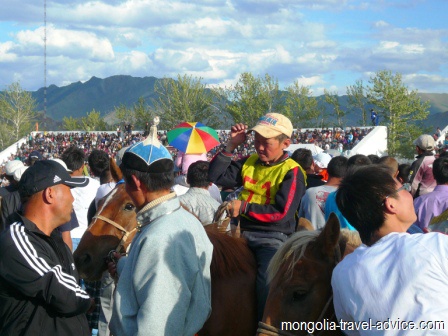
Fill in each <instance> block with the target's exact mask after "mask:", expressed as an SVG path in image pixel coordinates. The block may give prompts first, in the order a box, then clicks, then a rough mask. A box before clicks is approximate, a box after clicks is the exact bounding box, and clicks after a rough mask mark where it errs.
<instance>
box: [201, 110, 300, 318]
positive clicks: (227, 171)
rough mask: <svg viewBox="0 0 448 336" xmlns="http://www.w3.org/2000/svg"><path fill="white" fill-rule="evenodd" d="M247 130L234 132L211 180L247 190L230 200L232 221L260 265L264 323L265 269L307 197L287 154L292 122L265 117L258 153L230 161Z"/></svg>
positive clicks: (212, 164) (215, 160)
mask: <svg viewBox="0 0 448 336" xmlns="http://www.w3.org/2000/svg"><path fill="white" fill-rule="evenodd" d="M247 129H248V127H247V125H245V124H242V123H239V124H236V125H233V126H232V128H231V133H230V138H229V140H228V142H227V146H226V149H225V150H223V151H221V152H220V153H218V154H217V155H216V156H215V157H214V158H213V160H212V161H211V162H210V168H209V176H210V179H211V180H212V181H213V182H214V183H216V184H217V185H225V186H228V187H240V186H243V187H244V188H243V190H242V192H241V193H240V195H239V197H238V199H237V200H234V201H232V202H231V215H232V217H238V216H239V218H240V228H241V232H242V236H243V237H245V238H246V239H247V241H248V244H249V247H250V248H251V250H252V251H253V252H254V255H255V258H256V259H257V264H258V274H257V298H258V318H259V320H261V318H262V315H263V309H264V305H265V302H266V298H267V295H268V293H269V286H268V284H267V275H266V269H267V266H268V264H269V261H270V260H271V258H272V257H273V255H274V254H275V252H276V251H277V250H278V249H279V248H280V246H281V245H282V244H283V243H284V242H285V241H286V239H287V238H288V236H289V235H290V234H291V233H293V232H294V231H295V227H296V222H297V221H296V218H295V213H296V210H297V209H298V207H299V204H300V200H301V198H302V196H303V194H304V193H305V179H304V171H303V170H302V169H301V168H300V166H299V165H298V164H297V163H296V162H295V161H294V160H292V159H290V158H289V154H288V153H287V152H286V151H285V149H286V148H287V147H289V145H290V143H291V139H290V138H291V135H292V132H293V128H292V123H291V121H290V120H289V119H288V118H287V117H285V116H284V115H281V114H279V113H268V114H266V115H264V116H262V117H261V118H260V119H259V120H258V122H257V124H256V126H254V127H253V128H252V129H250V130H249V131H254V132H255V149H256V151H257V153H256V154H253V155H251V156H249V157H247V158H244V159H242V160H238V161H232V156H233V154H232V153H233V151H234V150H235V149H236V148H237V147H238V146H239V145H240V144H242V143H244V142H245V140H246V132H247V131H248V130H247Z"/></svg>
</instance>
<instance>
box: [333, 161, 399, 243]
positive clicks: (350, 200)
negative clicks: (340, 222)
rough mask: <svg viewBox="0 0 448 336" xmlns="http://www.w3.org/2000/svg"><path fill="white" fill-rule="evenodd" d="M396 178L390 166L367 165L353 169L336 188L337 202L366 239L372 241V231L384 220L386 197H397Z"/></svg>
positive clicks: (381, 224) (345, 215)
mask: <svg viewBox="0 0 448 336" xmlns="http://www.w3.org/2000/svg"><path fill="white" fill-rule="evenodd" d="M395 191H396V180H395V179H394V178H393V177H392V176H391V175H390V172H389V170H388V169H387V167H384V166H381V165H368V166H363V167H358V169H356V170H354V171H350V172H349V173H348V174H347V176H345V178H344V179H343V180H342V182H341V184H340V185H339V188H338V191H337V192H336V204H337V206H338V208H339V209H340V210H341V212H342V214H343V215H344V217H345V218H347V220H348V221H349V223H350V224H351V225H353V227H354V228H355V229H356V230H358V232H359V235H360V237H361V240H362V242H363V243H365V244H367V245H370V242H371V240H372V238H373V234H374V233H375V232H376V231H377V230H378V229H380V228H381V226H383V224H384V221H385V218H386V216H385V213H384V200H385V199H386V197H387V196H389V197H394V198H396V197H397V196H396V192H395Z"/></svg>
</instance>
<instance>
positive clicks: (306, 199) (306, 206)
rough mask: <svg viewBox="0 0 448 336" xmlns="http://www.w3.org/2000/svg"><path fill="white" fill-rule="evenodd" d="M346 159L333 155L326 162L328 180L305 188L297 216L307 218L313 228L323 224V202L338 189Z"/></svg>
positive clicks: (343, 174)
mask: <svg viewBox="0 0 448 336" xmlns="http://www.w3.org/2000/svg"><path fill="white" fill-rule="evenodd" d="M347 161H348V159H347V158H346V157H344V156H335V157H334V158H332V159H331V160H330V162H329V164H328V168H327V170H328V181H327V183H325V184H324V185H322V186H317V187H313V188H309V189H307V191H306V192H305V195H303V197H302V201H301V202H300V207H299V218H300V217H304V218H306V219H308V220H309V221H310V222H311V224H312V225H313V227H314V229H315V230H318V229H322V228H323V227H324V226H325V202H326V201H327V197H328V195H329V194H330V193H332V192H333V191H336V190H337V189H338V186H339V183H340V182H341V180H342V178H343V177H344V176H345V173H346V172H347Z"/></svg>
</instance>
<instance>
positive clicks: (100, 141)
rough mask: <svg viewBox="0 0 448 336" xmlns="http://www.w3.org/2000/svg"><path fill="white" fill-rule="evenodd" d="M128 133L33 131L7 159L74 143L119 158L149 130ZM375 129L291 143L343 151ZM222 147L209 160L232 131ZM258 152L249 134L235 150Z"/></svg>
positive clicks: (58, 150)
mask: <svg viewBox="0 0 448 336" xmlns="http://www.w3.org/2000/svg"><path fill="white" fill-rule="evenodd" d="M123 128H125V132H122V131H121V128H120V127H118V128H117V131H116V132H38V133H35V134H34V135H33V134H29V135H28V136H27V142H26V143H23V144H22V145H21V146H19V147H18V148H17V150H16V152H14V153H10V155H9V157H8V159H7V160H4V162H2V163H1V164H2V166H4V164H5V163H6V161H9V160H14V159H19V160H21V161H22V162H25V160H26V159H27V158H28V156H29V154H30V153H31V152H33V151H37V152H39V153H40V154H41V155H42V156H43V157H45V158H51V157H59V156H60V155H61V154H62V152H64V150H65V149H67V148H68V147H70V146H77V147H79V148H81V149H82V150H83V151H84V153H85V154H86V155H89V154H90V152H91V151H92V150H93V149H99V150H103V151H105V152H106V153H107V154H109V155H110V156H111V157H115V155H116V154H117V153H118V151H119V150H120V149H121V148H124V147H128V146H130V145H132V144H135V143H137V142H139V141H142V140H143V139H144V138H145V137H146V136H147V135H148V133H149V129H147V128H148V127H147V126H145V130H144V131H143V132H138V131H132V130H131V131H129V130H128V126H126V127H123ZM372 129H373V128H359V127H352V128H346V129H345V130H343V129H340V128H331V129H330V128H327V129H325V128H324V129H320V128H319V129H303V130H302V129H300V128H298V129H294V131H293V134H292V136H291V144H301V143H303V144H315V145H316V146H318V147H320V148H322V149H324V150H329V149H334V150H338V151H340V152H341V153H342V152H345V151H346V150H350V149H352V148H353V147H354V146H356V145H357V144H358V143H359V142H360V141H361V140H362V139H363V137H365V136H366V135H367V134H368V133H369V132H370V131H371V130H372ZM166 133H167V132H166V131H159V132H158V137H159V140H160V141H161V143H162V144H163V145H164V146H168V141H167V136H166ZM218 136H219V140H220V142H221V146H219V147H216V148H214V149H212V150H211V151H210V152H209V153H208V157H209V159H210V158H211V157H212V156H213V155H214V154H216V153H217V152H218V151H219V150H220V149H221V148H222V147H223V146H224V144H225V143H226V142H227V140H228V138H229V136H230V131H229V130H221V131H219V132H218ZM168 149H169V151H170V153H171V154H172V155H173V157H176V155H177V150H174V149H170V147H169V146H168ZM254 152H255V146H254V137H253V136H248V138H247V140H246V142H245V143H244V144H241V145H239V146H238V147H237V148H236V150H235V153H234V154H235V156H234V158H235V159H241V158H243V157H246V156H247V155H249V154H252V153H254Z"/></svg>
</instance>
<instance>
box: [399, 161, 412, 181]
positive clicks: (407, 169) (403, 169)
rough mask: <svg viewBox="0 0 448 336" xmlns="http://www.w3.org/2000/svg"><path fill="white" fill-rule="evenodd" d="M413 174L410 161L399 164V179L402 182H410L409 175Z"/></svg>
mask: <svg viewBox="0 0 448 336" xmlns="http://www.w3.org/2000/svg"><path fill="white" fill-rule="evenodd" d="M410 174H411V165H410V164H408V163H402V164H400V165H398V175H397V179H398V180H399V181H400V182H401V183H409V175H410Z"/></svg>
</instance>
